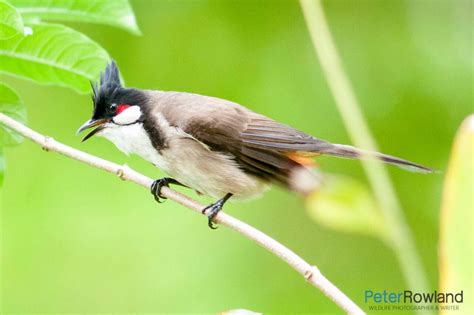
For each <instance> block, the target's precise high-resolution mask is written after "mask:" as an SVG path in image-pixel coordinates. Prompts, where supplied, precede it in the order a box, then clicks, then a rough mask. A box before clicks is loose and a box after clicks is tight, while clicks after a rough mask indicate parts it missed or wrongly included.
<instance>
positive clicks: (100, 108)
mask: <svg viewBox="0 0 474 315" xmlns="http://www.w3.org/2000/svg"><path fill="white" fill-rule="evenodd" d="M91 87H92V93H93V94H92V100H93V102H94V117H95V118H98V117H101V116H104V115H105V113H106V107H108V105H109V104H110V103H111V102H112V101H113V99H114V95H116V94H120V93H121V90H123V87H122V83H121V82H120V71H119V69H118V67H117V63H116V62H115V61H114V60H112V61H111V62H109V63H108V64H107V66H106V67H105V70H104V72H102V73H101V74H100V86H99V84H98V83H97V82H96V83H95V84H93V83H92V82H91Z"/></svg>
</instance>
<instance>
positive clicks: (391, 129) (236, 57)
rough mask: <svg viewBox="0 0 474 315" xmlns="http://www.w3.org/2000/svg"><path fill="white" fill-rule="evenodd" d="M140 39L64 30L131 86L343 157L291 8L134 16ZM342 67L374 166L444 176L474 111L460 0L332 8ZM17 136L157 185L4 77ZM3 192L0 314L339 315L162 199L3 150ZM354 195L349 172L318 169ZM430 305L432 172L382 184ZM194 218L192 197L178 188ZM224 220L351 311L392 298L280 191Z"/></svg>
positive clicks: (59, 95) (216, 7)
mask: <svg viewBox="0 0 474 315" xmlns="http://www.w3.org/2000/svg"><path fill="white" fill-rule="evenodd" d="M132 6H133V8H134V11H135V14H136V17H137V20H138V24H139V26H140V28H141V30H142V33H143V35H142V36H140V37H137V36H133V35H130V34H128V33H126V32H124V31H121V30H117V29H113V28H110V27H106V26H91V25H83V24H70V25H73V26H74V27H75V28H77V29H79V30H80V31H82V32H84V33H85V34H87V35H88V36H90V37H91V38H93V39H94V40H96V41H97V42H99V43H100V44H101V45H103V46H104V47H105V48H106V49H107V50H108V51H109V53H110V54H111V56H112V57H113V58H114V59H116V60H117V62H118V64H119V66H120V68H121V71H122V75H123V77H124V78H125V80H126V84H127V85H128V86H133V87H139V88H147V89H162V90H178V91H188V92H195V93H200V94H206V95H211V96H217V97H221V98H226V99H229V100H232V101H235V102H238V103H241V104H243V105H246V106H248V107H249V108H251V109H253V110H255V111H258V112H260V113H262V114H265V115H267V116H270V117H272V118H274V119H277V120H280V121H282V122H285V123H288V124H290V125H292V126H294V127H297V128H299V129H302V130H304V131H306V132H308V133H311V134H312V135H315V136H317V137H319V138H323V139H326V140H330V141H333V142H337V143H348V142H349V140H348V135H347V133H346V131H345V129H344V127H343V125H342V122H341V119H340V116H339V114H338V112H337V109H336V107H335V104H334V101H333V99H332V96H331V95H330V93H329V90H328V87H327V84H326V81H325V79H324V77H323V75H322V72H321V69H320V66H319V64H318V61H317V58H316V55H315V53H314V51H313V47H312V45H311V42H310V39H309V35H308V32H307V29H306V26H305V23H304V20H303V17H302V14H301V11H300V7H299V5H298V3H297V2H293V1H226V2H224V1H222V2H221V1H143V0H142V1H132ZM325 9H326V12H327V16H328V19H329V23H330V26H331V28H332V31H333V34H334V37H335V40H336V43H337V46H338V48H339V50H340V53H341V57H342V59H343V62H344V65H345V67H346V69H347V71H348V74H349V76H350V79H351V81H352V83H353V86H354V89H355V91H356V94H357V96H358V98H359V100H360V103H361V104H362V107H363V108H362V109H363V112H364V113H365V115H366V118H367V120H368V121H369V124H370V128H371V130H372V131H373V133H374V135H375V137H376V140H377V141H378V143H379V145H380V148H381V150H382V151H383V152H385V153H389V154H393V155H397V156H401V157H404V158H407V159H410V160H413V161H416V162H419V163H422V164H426V165H428V166H432V167H434V168H437V169H440V170H442V171H443V170H445V168H446V164H447V160H448V157H449V151H450V147H451V144H452V140H453V137H454V134H455V131H456V129H457V127H458V126H459V124H460V122H461V121H462V119H463V118H464V117H465V116H467V115H468V114H469V113H471V112H472V111H473V106H472V88H473V82H472V73H473V60H472V20H473V19H472V18H473V16H472V12H473V10H472V2H471V1H432V2H429V1H421V0H420V1H331V2H325ZM2 80H5V81H7V82H8V83H9V84H10V85H12V86H15V87H16V89H17V90H18V92H19V93H20V95H22V97H23V99H24V102H25V104H26V106H27V109H28V115H29V126H30V127H32V128H34V129H36V130H38V131H39V132H42V133H45V134H48V135H51V136H53V137H54V138H55V139H57V140H59V141H61V142H64V143H66V144H69V145H72V146H74V147H77V148H79V149H81V150H85V151H87V152H90V153H92V154H95V155H98V156H100V157H103V158H105V159H110V160H112V161H115V162H117V163H128V164H129V165H130V166H131V167H133V168H135V169H137V170H139V171H141V172H143V173H145V174H147V175H148V176H150V177H155V178H158V177H161V176H163V173H161V172H160V171H159V170H157V169H155V168H154V167H152V166H150V165H148V164H147V163H146V162H144V161H142V160H141V159H140V158H138V157H131V158H127V157H125V156H124V155H123V154H122V153H120V152H119V151H118V150H117V149H116V148H115V147H114V146H113V145H112V144H111V143H109V142H107V141H106V140H105V139H103V138H95V139H92V140H90V141H88V142H86V143H80V138H79V137H77V136H75V130H76V129H77V127H78V126H80V125H81V124H82V123H83V122H84V121H85V120H86V119H88V118H89V116H90V113H91V109H92V104H91V100H90V96H88V95H78V94H76V93H74V92H73V91H70V90H67V89H63V88H57V87H47V86H39V85H35V84H33V83H29V82H25V81H20V80H16V79H12V78H6V77H5V78H2ZM6 159H7V170H6V175H5V183H4V187H3V189H2V196H1V198H2V200H1V205H2V217H1V219H2V226H1V227H2V251H3V252H2V256H3V257H2V270H1V271H2V279H1V282H2V283H1V284H2V304H3V309H2V310H1V311H2V312H4V313H28V312H31V313H32V312H41V313H53V312H58V313H59V312H78V313H84V312H94V313H100V312H120V313H127V312H140V313H145V312H148V313H150V312H166V313H172V312H176V313H184V312H185V313H188V312H210V313H216V312H219V311H223V310H226V309H234V308H247V309H251V310H255V311H262V312H279V313H288V312H292V313H311V312H319V313H323V312H326V313H331V312H340V310H339V309H338V308H337V307H336V306H335V305H334V304H333V303H332V302H330V301H329V300H328V299H327V298H326V297H325V296H324V295H322V294H321V293H320V292H318V291H316V290H315V289H314V288H313V287H311V286H309V285H308V284H306V283H305V282H304V281H303V279H302V278H301V277H300V276H299V275H298V274H297V273H296V272H294V271H293V270H292V269H290V268H289V267H288V266H287V265H285V264H284V263H283V262H281V261H280V260H279V259H277V258H275V257H274V256H272V255H270V254H269V253H267V252H266V251H265V250H263V249H261V248H260V247H258V246H256V245H255V244H253V243H252V242H250V241H249V240H247V239H245V238H243V237H241V236H240V235H238V234H236V233H235V232H232V231H230V230H228V229H226V228H220V229H218V230H217V231H211V230H210V229H208V228H207V226H206V220H205V218H203V217H201V216H199V215H196V214H194V213H192V212H190V211H189V210H187V209H185V208H183V207H181V206H179V205H176V204H175V203H173V202H172V201H167V202H166V203H164V204H160V205H159V204H157V203H156V202H155V201H154V200H153V198H152V196H151V195H150V194H149V192H147V191H146V190H144V189H143V188H141V187H138V186H135V185H133V184H130V183H126V182H122V181H120V180H117V178H114V177H113V176H111V175H110V174H107V173H104V172H101V171H98V170H97V169H94V168H91V167H88V166H86V165H82V164H80V163H78V162H75V161H73V160H70V159H66V158H63V157H61V156H59V155H56V154H52V153H45V152H44V151H42V150H41V149H39V147H38V146H37V145H34V144H32V143H31V142H28V141H26V142H25V143H23V144H21V145H20V146H17V147H14V148H9V149H7V150H6ZM319 162H320V165H321V169H322V170H323V171H326V172H333V173H341V174H346V175H350V176H352V177H354V178H357V179H359V180H361V181H365V180H366V179H365V177H364V173H363V171H362V168H361V167H360V163H358V162H356V161H348V160H339V159H335V158H321V159H319ZM390 174H391V177H392V179H393V181H394V183H395V186H396V189H397V192H398V195H399V197H400V200H401V203H402V206H403V208H404V210H405V213H406V216H407V220H408V223H409V225H410V227H411V228H412V230H413V232H414V236H415V241H416V245H417V248H418V250H419V252H420V255H421V256H422V260H423V264H424V267H425V269H426V271H427V274H428V277H429V282H430V286H431V288H432V289H436V288H437V287H438V260H437V241H438V214H439V205H440V194H441V188H442V181H443V174H432V175H422V174H416V173H409V172H404V171H402V170H399V169H396V168H390ZM181 191H183V192H185V193H186V194H188V195H190V196H192V197H196V198H199V199H200V200H202V201H203V202H209V201H210V199H207V198H205V197H197V196H196V195H195V194H194V193H193V192H192V191H189V190H186V189H184V190H181ZM226 211H228V212H229V213H231V214H232V215H235V216H236V217H238V218H240V219H242V220H243V221H245V222H248V223H250V224H251V225H254V226H255V227H257V228H259V229H261V230H262V231H264V232H266V233H268V234H269V235H271V236H272V237H274V238H276V239H277V240H279V241H281V242H282V243H283V244H285V245H287V246H288V247H290V248H291V249H293V250H294V251H295V252H296V253H298V254H300V255H301V256H302V257H303V258H305V259H306V260H308V261H309V262H311V263H314V264H316V265H317V266H318V267H319V268H320V269H321V271H322V272H323V273H324V274H325V275H326V277H327V278H329V279H330V280H331V281H332V282H333V283H334V284H336V285H337V286H338V287H339V288H340V289H341V290H342V291H344V292H346V293H347V294H348V295H349V296H350V297H351V298H352V299H353V300H354V301H355V302H356V303H359V304H360V305H362V306H364V303H363V299H364V290H366V289H372V290H384V289H386V290H391V291H400V290H404V289H407V286H406V283H405V281H404V280H403V276H402V274H401V273H400V270H399V266H398V263H397V260H396V258H395V256H394V254H393V252H392V251H391V250H390V249H389V248H387V247H386V246H385V245H384V244H383V243H382V242H381V241H379V240H377V239H374V238H371V237H367V236H359V235H354V234H341V233H337V232H334V231H331V230H328V229H327V228H323V227H321V226H319V225H318V224H317V223H315V222H314V221H312V220H311V219H310V217H309V216H308V213H307V211H306V210H305V207H304V201H303V200H302V199H300V198H298V197H297V196H294V195H292V194H291V193H289V192H286V191H284V190H282V189H280V188H274V189H272V190H271V191H270V192H269V193H267V194H266V195H265V196H264V197H263V198H261V199H258V200H255V201H252V202H248V203H231V204H229V205H228V206H227V207H226Z"/></svg>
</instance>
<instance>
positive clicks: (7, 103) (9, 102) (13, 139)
mask: <svg viewBox="0 0 474 315" xmlns="http://www.w3.org/2000/svg"><path fill="white" fill-rule="evenodd" d="M0 113H3V114H5V115H8V116H9V117H11V118H13V119H15V120H17V121H19V122H22V123H25V121H26V109H25V107H24V106H23V102H22V101H21V99H20V96H19V95H18V94H17V93H16V92H15V91H14V90H13V89H12V88H11V87H9V86H8V85H6V84H4V83H2V82H0ZM22 139H23V138H22V137H21V136H20V135H18V134H17V133H15V132H14V131H12V130H11V129H9V128H7V127H5V126H3V125H2V124H0V149H1V148H2V147H3V146H10V145H15V144H18V143H20V142H21V140H22Z"/></svg>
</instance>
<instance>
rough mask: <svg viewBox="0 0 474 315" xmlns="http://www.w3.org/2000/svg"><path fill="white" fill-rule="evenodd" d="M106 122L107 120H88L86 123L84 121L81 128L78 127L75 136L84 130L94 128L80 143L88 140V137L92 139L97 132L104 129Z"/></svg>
mask: <svg viewBox="0 0 474 315" xmlns="http://www.w3.org/2000/svg"><path fill="white" fill-rule="evenodd" d="M107 121H108V119H89V120H88V121H86V122H85V123H84V124H83V125H82V126H81V127H79V129H77V132H76V134H79V133H81V132H82V131H83V130H86V129H89V128H92V127H96V126H97V128H95V129H94V130H92V131H91V132H89V133H88V134H87V135H86V136H85V137H84V138H83V139H82V142H84V141H86V140H87V139H89V138H90V137H92V136H93V135H95V134H96V133H97V132H99V131H101V130H102V129H104V126H103V125H104V123H106V122H107Z"/></svg>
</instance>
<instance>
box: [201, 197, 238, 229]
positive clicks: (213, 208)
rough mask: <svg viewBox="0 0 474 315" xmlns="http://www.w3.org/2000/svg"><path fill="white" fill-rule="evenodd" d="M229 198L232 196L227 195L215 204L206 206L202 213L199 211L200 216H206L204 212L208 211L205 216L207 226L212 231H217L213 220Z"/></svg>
mask: <svg viewBox="0 0 474 315" xmlns="http://www.w3.org/2000/svg"><path fill="white" fill-rule="evenodd" d="M230 197H232V194H230V193H229V194H227V195H225V196H224V198H222V199H219V200H218V201H217V202H215V203H212V204H210V205H208V206H207V207H205V208H204V209H202V211H201V213H202V214H206V212H207V211H208V210H209V211H208V213H207V214H206V215H207V219H208V221H207V226H209V227H210V228H211V229H213V230H215V229H217V227H216V226H215V225H214V218H215V217H216V215H217V214H218V213H219V211H221V210H222V206H224V204H225V202H226V201H227V200H228V199H229V198H230Z"/></svg>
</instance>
